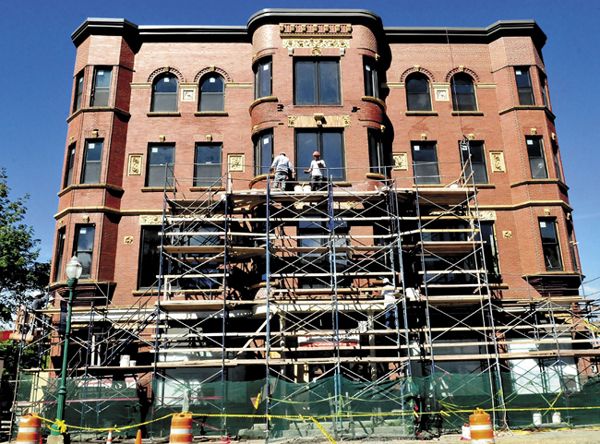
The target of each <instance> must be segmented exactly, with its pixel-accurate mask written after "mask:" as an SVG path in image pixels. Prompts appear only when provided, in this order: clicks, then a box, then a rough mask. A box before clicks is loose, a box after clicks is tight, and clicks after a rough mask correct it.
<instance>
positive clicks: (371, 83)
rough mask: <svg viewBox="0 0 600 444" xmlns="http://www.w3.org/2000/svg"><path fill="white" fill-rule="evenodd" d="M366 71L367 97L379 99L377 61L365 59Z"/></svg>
mask: <svg viewBox="0 0 600 444" xmlns="http://www.w3.org/2000/svg"><path fill="white" fill-rule="evenodd" d="M364 71H365V96H370V97H377V98H378V97H379V80H378V75H377V66H376V65H375V60H373V59H371V58H365V60H364Z"/></svg>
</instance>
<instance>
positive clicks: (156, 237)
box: [138, 226, 161, 288]
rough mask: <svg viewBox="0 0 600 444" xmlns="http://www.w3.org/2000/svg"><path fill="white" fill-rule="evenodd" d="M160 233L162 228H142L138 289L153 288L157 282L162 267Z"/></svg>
mask: <svg viewBox="0 0 600 444" xmlns="http://www.w3.org/2000/svg"><path fill="white" fill-rule="evenodd" d="M160 231H161V227H159V226H151V227H142V242H141V246H140V268H139V271H138V287H139V288H148V287H152V286H153V285H154V284H155V283H156V281H157V278H156V276H158V273H159V267H160V250H159V247H160Z"/></svg>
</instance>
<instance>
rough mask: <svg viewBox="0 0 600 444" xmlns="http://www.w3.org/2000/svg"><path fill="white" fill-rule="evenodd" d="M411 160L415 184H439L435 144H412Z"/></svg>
mask: <svg viewBox="0 0 600 444" xmlns="http://www.w3.org/2000/svg"><path fill="white" fill-rule="evenodd" d="M412 158H413V162H414V175H415V183H416V184H418V185H422V184H437V183H440V171H439V169H438V159H437V149H436V144H435V142H423V141H421V142H412Z"/></svg>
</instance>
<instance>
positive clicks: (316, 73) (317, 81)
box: [294, 57, 342, 106]
mask: <svg viewBox="0 0 600 444" xmlns="http://www.w3.org/2000/svg"><path fill="white" fill-rule="evenodd" d="M309 62H310V63H312V65H313V67H314V68H313V72H312V75H313V79H312V88H313V101H299V97H298V96H299V91H300V85H299V82H300V81H301V80H302V79H303V77H302V76H300V75H299V74H298V66H299V65H300V64H308V63H309ZM331 62H335V64H336V67H337V69H336V76H337V78H336V85H335V88H336V91H335V92H336V95H337V98H336V100H335V101H324V100H323V91H322V90H323V88H321V84H322V82H321V71H322V70H323V69H322V66H324V65H325V64H327V63H331ZM341 104H342V79H341V63H340V58H339V57H337V58H319V59H316V58H311V57H299V58H296V59H294V105H301V106H302V105H306V106H335V105H341Z"/></svg>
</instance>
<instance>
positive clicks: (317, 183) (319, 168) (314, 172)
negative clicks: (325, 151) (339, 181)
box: [304, 151, 327, 191]
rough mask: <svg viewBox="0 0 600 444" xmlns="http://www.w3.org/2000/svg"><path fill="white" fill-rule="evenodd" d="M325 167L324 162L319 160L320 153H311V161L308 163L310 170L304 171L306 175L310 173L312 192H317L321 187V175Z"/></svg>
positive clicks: (322, 181)
mask: <svg viewBox="0 0 600 444" xmlns="http://www.w3.org/2000/svg"><path fill="white" fill-rule="evenodd" d="M325 168H327V165H325V161H324V160H321V153H319V152H318V151H315V152H314V153H313V160H312V162H311V163H310V168H309V169H308V170H304V172H305V173H306V174H309V173H310V189H311V190H312V191H318V190H319V188H321V187H322V184H323V183H324V180H323V173H324V170H325Z"/></svg>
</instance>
